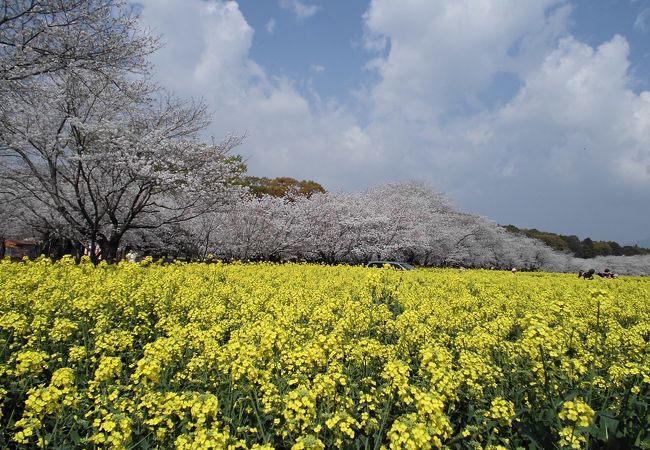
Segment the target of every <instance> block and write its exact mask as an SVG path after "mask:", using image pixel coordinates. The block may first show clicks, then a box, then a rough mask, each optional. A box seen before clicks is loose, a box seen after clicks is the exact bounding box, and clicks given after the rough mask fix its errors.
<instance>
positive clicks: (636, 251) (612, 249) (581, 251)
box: [504, 225, 650, 258]
mask: <svg viewBox="0 0 650 450" xmlns="http://www.w3.org/2000/svg"><path fill="white" fill-rule="evenodd" d="M504 228H505V229H506V231H508V232H510V233H514V234H523V235H525V236H528V237H529V238H533V239H537V240H539V241H542V242H544V243H545V244H546V245H548V246H549V247H551V248H552V249H553V250H556V251H560V252H567V253H571V254H573V256H575V257H576V258H594V257H596V256H635V255H650V249H647V248H643V247H639V246H638V245H626V246H621V245H620V244H619V243H617V242H614V241H594V240H592V239H591V238H589V237H587V238H585V239H583V240H582V241H581V240H580V239H579V238H578V237H577V236H575V235H571V236H565V235H562V234H556V233H552V232H549V231H540V230H537V229H535V228H531V229H526V228H517V227H516V226H514V225H506V226H505V227H504Z"/></svg>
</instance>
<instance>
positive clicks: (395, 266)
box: [366, 261, 415, 270]
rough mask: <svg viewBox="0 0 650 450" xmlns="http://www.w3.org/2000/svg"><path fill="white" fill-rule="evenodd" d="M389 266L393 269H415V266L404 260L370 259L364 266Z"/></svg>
mask: <svg viewBox="0 0 650 450" xmlns="http://www.w3.org/2000/svg"><path fill="white" fill-rule="evenodd" d="M386 265H388V266H390V267H392V268H393V269H397V270H413V269H415V266H413V265H411V264H409V263H405V262H400V261H370V262H369V263H368V264H366V267H384V266H386Z"/></svg>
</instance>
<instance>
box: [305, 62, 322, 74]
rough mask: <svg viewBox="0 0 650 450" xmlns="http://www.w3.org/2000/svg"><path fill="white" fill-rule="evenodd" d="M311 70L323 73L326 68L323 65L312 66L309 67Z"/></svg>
mask: <svg viewBox="0 0 650 450" xmlns="http://www.w3.org/2000/svg"><path fill="white" fill-rule="evenodd" d="M309 70H311V71H312V72H314V73H323V72H325V66H323V65H321V64H312V65H311V66H309Z"/></svg>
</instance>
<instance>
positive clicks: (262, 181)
mask: <svg viewBox="0 0 650 450" xmlns="http://www.w3.org/2000/svg"><path fill="white" fill-rule="evenodd" d="M242 184H243V185H244V186H245V187H248V189H250V191H251V193H252V194H253V195H255V196H256V197H262V196H263V195H270V196H271V197H288V198H292V197H295V196H301V197H311V196H312V195H313V194H316V193H324V192H325V189H324V188H323V186H321V185H320V184H319V183H317V182H315V181H312V180H300V181H299V180H296V179H295V178H291V177H277V178H272V179H271V178H266V177H253V176H249V177H246V178H244V179H243V180H242Z"/></svg>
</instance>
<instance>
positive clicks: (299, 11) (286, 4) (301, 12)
mask: <svg viewBox="0 0 650 450" xmlns="http://www.w3.org/2000/svg"><path fill="white" fill-rule="evenodd" d="M280 7H282V8H283V9H286V10H287V11H291V12H292V13H293V14H294V15H295V16H296V18H297V19H298V20H304V19H308V18H310V17H311V16H313V15H315V14H316V13H317V12H318V11H320V9H321V7H320V6H318V5H308V4H305V3H303V2H301V1H300V0H280Z"/></svg>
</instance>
